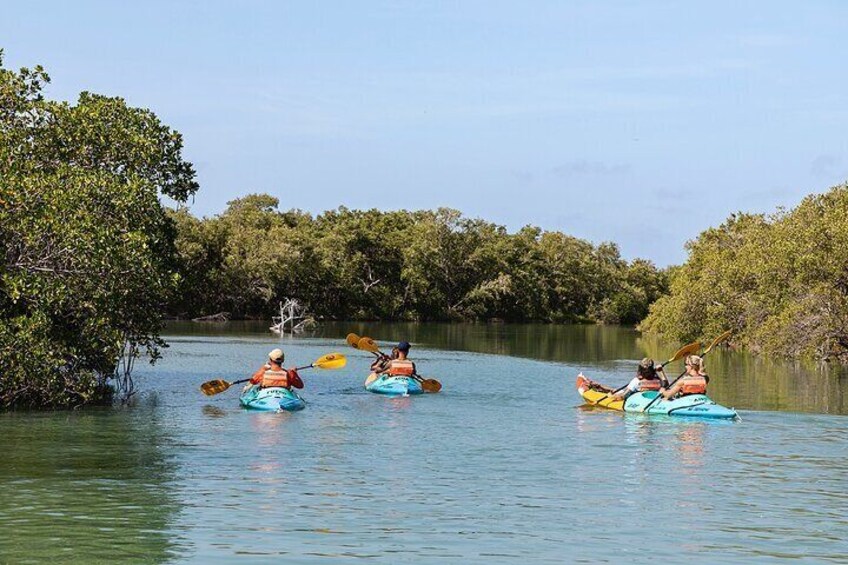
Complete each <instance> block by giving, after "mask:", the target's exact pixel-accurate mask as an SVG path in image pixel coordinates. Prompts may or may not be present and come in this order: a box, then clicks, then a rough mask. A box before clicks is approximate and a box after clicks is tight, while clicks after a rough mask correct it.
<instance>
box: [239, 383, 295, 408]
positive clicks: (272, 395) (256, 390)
mask: <svg viewBox="0 0 848 565" xmlns="http://www.w3.org/2000/svg"><path fill="white" fill-rule="evenodd" d="M239 402H240V403H241V405H242V406H244V407H245V408H250V409H253V410H269V411H273V412H278V411H280V410H285V411H286V412H295V411H297V410H303V409H304V408H306V401H305V400H303V399H302V398H301V397H300V396H298V395H297V393H296V392H294V391H293V390H289V389H287V388H283V387H276V386H275V387H268V388H260V387H258V386H251V387H250V388H248V389H247V390H245V391H244V392H242V393H241V396H239Z"/></svg>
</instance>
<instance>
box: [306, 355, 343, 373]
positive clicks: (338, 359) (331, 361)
mask: <svg viewBox="0 0 848 565" xmlns="http://www.w3.org/2000/svg"><path fill="white" fill-rule="evenodd" d="M345 365H347V357H345V356H344V355H342V354H341V353H328V354H327V355H324V356H323V357H320V358H318V360H317V361H315V362H314V363H313V364H312V366H313V367H317V368H319V369H341V368H342V367H344V366H345Z"/></svg>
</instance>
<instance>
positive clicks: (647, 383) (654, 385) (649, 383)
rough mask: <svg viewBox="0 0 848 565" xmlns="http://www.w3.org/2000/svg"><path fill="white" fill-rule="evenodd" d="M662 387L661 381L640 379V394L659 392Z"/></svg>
mask: <svg viewBox="0 0 848 565" xmlns="http://www.w3.org/2000/svg"><path fill="white" fill-rule="evenodd" d="M661 387H662V381H661V380H659V379H639V392H645V391H646V390H659V389H660V388H661Z"/></svg>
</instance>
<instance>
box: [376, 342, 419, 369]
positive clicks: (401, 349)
mask: <svg viewBox="0 0 848 565" xmlns="http://www.w3.org/2000/svg"><path fill="white" fill-rule="evenodd" d="M409 348H410V345H409V342H406V341H402V342H400V343H399V344H398V345H397V347H396V350H397V358H396V359H392V360H390V361H389V362H388V364H387V366H386V369H385V370H384V371H383V372H385V373H387V374H388V375H389V376H391V377H411V376H413V375H414V374H415V372H416V371H415V363H413V362H412V361H411V360H410V359H409V358H408V357H407V356H408V355H409Z"/></svg>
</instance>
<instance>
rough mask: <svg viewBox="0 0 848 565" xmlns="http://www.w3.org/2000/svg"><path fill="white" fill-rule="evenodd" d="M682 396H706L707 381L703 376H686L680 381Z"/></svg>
mask: <svg viewBox="0 0 848 565" xmlns="http://www.w3.org/2000/svg"><path fill="white" fill-rule="evenodd" d="M680 383H681V387H680V394H684V395H686V394H706V393H707V379H706V378H705V377H704V376H703V375H686V376H684V377H683V378H682V379H680Z"/></svg>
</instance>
